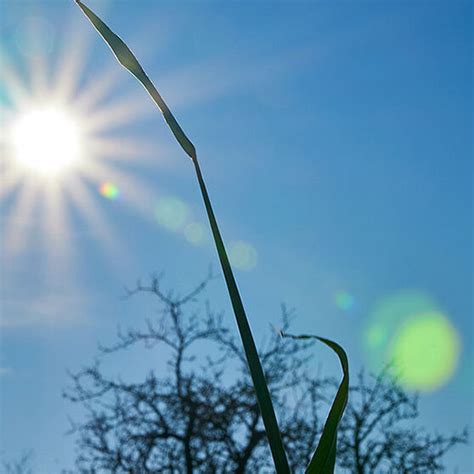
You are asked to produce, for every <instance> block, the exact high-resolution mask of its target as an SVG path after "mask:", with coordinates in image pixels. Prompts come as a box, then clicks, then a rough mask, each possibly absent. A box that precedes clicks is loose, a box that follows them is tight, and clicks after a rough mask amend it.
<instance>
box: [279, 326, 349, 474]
mask: <svg viewBox="0 0 474 474" xmlns="http://www.w3.org/2000/svg"><path fill="white" fill-rule="evenodd" d="M280 334H281V336H282V337H289V338H292V339H317V340H319V341H321V342H323V343H324V344H326V345H327V346H329V347H330V348H331V349H332V350H333V351H334V352H335V353H336V354H337V355H338V357H339V361H340V362H341V366H342V371H343V377H342V381H341V383H340V385H339V388H338V390H337V393H336V397H335V398H334V402H333V404H332V406H331V409H330V410H329V414H328V417H327V420H326V423H325V424H324V429H323V432H322V434H321V438H320V439H319V443H318V447H317V448H316V451H315V452H314V454H313V457H312V459H311V461H310V463H309V465H308V467H307V468H306V474H333V473H334V467H335V465H336V450H337V427H338V425H339V422H340V421H341V418H342V415H343V414H344V410H345V408H346V405H347V400H348V398H349V362H348V360H347V354H346V352H345V351H344V349H343V348H342V347H341V346H340V345H339V344H337V343H336V342H334V341H331V340H330V339H326V338H324V337H319V336H313V335H308V334H303V335H301V336H294V335H292V334H285V333H283V332H280Z"/></svg>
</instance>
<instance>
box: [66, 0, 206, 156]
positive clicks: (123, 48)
mask: <svg viewBox="0 0 474 474" xmlns="http://www.w3.org/2000/svg"><path fill="white" fill-rule="evenodd" d="M75 1H76V3H77V5H79V8H80V9H81V10H82V11H83V13H84V15H85V16H86V17H87V18H88V20H89V21H90V22H91V23H92V25H93V26H94V28H95V29H96V30H97V31H98V33H99V34H100V35H101V36H102V38H103V39H104V41H105V42H106V43H107V44H108V46H109V47H110V49H111V50H112V52H113V53H114V56H115V57H116V59H117V61H118V62H119V63H120V64H121V65H122V66H123V67H124V68H125V69H127V70H128V71H129V72H130V73H132V74H133V75H134V76H135V77H136V78H137V79H138V80H139V81H140V83H141V84H142V85H143V87H144V88H145V89H146V90H147V92H148V93H149V94H150V96H151V98H152V99H153V101H154V102H155V104H156V105H157V106H158V108H159V109H160V110H161V113H162V114H163V117H164V119H165V120H166V123H167V124H168V127H169V128H170V129H171V132H172V133H173V135H174V136H175V138H176V140H177V141H178V143H179V144H180V145H181V147H182V148H183V150H184V152H185V153H186V154H187V155H188V156H189V157H190V158H191V159H192V160H193V161H196V160H197V154H196V149H195V147H194V145H193V143H192V142H191V140H189V138H188V137H187V136H186V134H185V133H184V132H183V129H182V128H181V127H180V125H179V123H178V122H177V120H176V119H175V118H174V116H173V114H172V113H171V111H170V109H169V107H168V106H167V105H166V103H165V101H164V100H163V98H162V97H161V95H160V94H159V92H158V91H157V90H156V87H155V86H154V84H153V83H152V82H151V80H150V79H149V78H148V76H147V75H146V73H145V71H144V70H143V68H142V66H141V65H140V63H139V62H138V60H137V58H136V57H135V55H134V54H133V53H132V51H131V50H130V48H129V47H128V46H127V45H126V44H125V42H124V41H123V40H122V38H120V37H119V36H118V35H116V34H115V33H114V32H113V31H112V30H111V29H110V28H109V27H108V26H107V25H106V24H105V23H104V22H103V21H102V20H101V19H100V18H99V17H98V16H97V15H96V14H95V13H94V12H93V11H92V10H91V9H90V8H88V7H87V6H86V5H84V4H83V3H82V2H81V1H80V0H75Z"/></svg>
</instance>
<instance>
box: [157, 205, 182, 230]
mask: <svg viewBox="0 0 474 474" xmlns="http://www.w3.org/2000/svg"><path fill="white" fill-rule="evenodd" d="M188 214H189V210H188V206H187V205H186V204H185V203H184V202H183V201H181V200H180V199H177V198H174V197H163V198H161V199H160V200H159V201H158V203H157V205H156V208H155V216H156V220H157V221H158V223H159V224H160V225H161V226H163V227H165V228H166V229H168V230H171V231H173V232H177V231H179V230H181V229H182V228H183V227H184V224H185V223H186V219H187V217H188Z"/></svg>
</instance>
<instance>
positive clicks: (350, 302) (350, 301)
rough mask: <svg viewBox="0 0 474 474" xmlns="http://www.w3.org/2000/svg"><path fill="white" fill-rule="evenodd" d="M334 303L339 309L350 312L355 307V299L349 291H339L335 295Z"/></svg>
mask: <svg viewBox="0 0 474 474" xmlns="http://www.w3.org/2000/svg"><path fill="white" fill-rule="evenodd" d="M334 302H335V303H336V306H337V307H338V308H339V309H342V310H343V311H349V310H351V309H352V308H353V307H354V303H355V299H354V297H353V296H352V295H351V294H350V293H348V292H347V291H338V292H336V294H335V295H334Z"/></svg>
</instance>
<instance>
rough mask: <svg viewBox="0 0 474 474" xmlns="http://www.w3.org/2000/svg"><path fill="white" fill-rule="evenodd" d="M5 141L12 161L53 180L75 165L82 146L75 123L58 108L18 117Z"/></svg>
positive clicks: (40, 108)
mask: <svg viewBox="0 0 474 474" xmlns="http://www.w3.org/2000/svg"><path fill="white" fill-rule="evenodd" d="M9 138H10V140H9V141H10V146H11V148H12V151H13V156H14V157H15V159H16V160H17V161H18V162H19V163H21V164H22V165H23V166H25V167H26V168H28V169H29V170H31V171H33V172H36V173H38V174H39V175H42V176H44V177H56V176H58V175H59V174H61V173H63V172H65V171H67V170H68V169H71V168H72V167H73V166H74V165H77V164H78V162H79V160H80V159H81V151H82V148H83V145H84V144H83V136H82V132H81V127H80V123H79V120H78V119H77V117H74V115H73V114H71V113H70V112H69V111H68V110H67V109H66V108H64V107H60V106H38V107H32V108H30V109H29V110H27V111H25V112H22V113H20V114H19V115H18V117H17V118H16V120H14V121H13V124H12V126H11V130H10V137H9Z"/></svg>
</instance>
